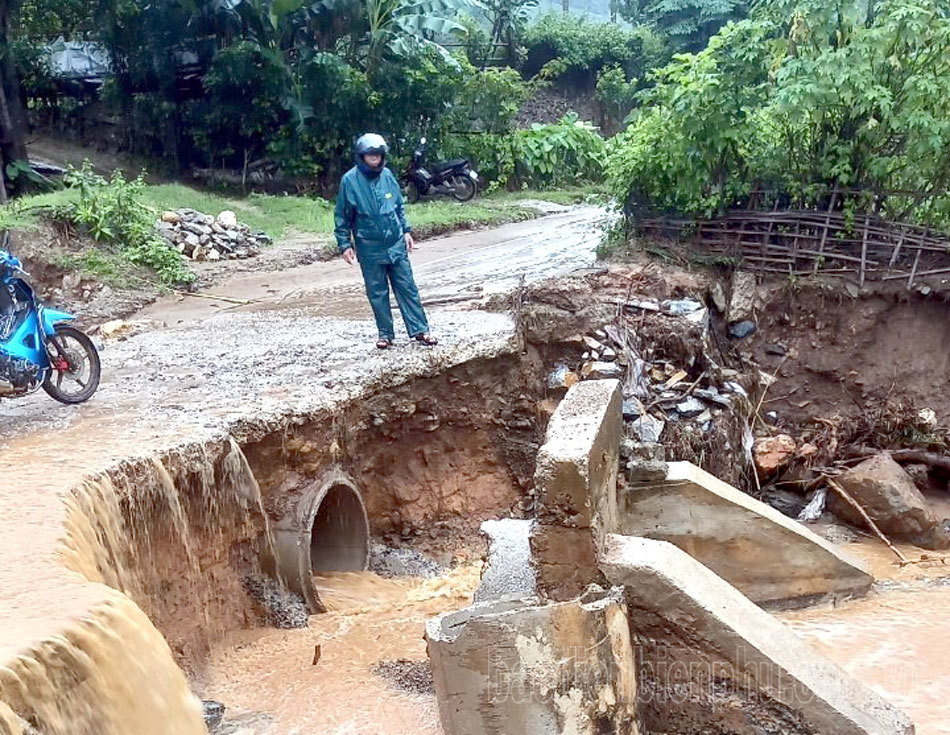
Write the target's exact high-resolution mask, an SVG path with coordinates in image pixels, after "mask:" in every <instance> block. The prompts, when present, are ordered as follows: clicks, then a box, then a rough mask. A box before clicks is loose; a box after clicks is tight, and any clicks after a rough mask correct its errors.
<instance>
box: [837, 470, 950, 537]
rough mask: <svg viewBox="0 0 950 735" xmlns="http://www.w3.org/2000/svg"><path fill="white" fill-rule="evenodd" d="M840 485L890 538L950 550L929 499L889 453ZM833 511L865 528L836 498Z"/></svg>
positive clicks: (842, 478)
mask: <svg viewBox="0 0 950 735" xmlns="http://www.w3.org/2000/svg"><path fill="white" fill-rule="evenodd" d="M838 484H839V485H841V487H842V488H844V490H845V491H846V492H847V493H848V494H849V495H850V496H851V497H852V498H854V500H855V501H856V502H857V503H858V504H859V505H860V506H861V507H862V508H863V509H864V510H865V512H866V513H867V514H868V516H870V518H871V519H872V520H873V521H874V522H875V523H876V524H877V525H878V527H879V528H880V529H881V531H883V532H884V533H885V534H886V535H887V536H889V537H890V538H891V539H897V540H901V541H910V542H911V543H914V544H917V545H918V546H923V547H925V548H927V549H945V548H948V547H950V536H948V535H947V534H946V533H945V532H944V530H943V524H942V523H941V521H940V519H938V518H937V516H936V515H934V513H933V511H932V510H931V509H930V506H929V505H928V504H927V500H926V498H924V496H923V494H922V493H921V492H920V490H918V489H917V486H916V485H914V481H913V479H911V477H910V475H908V474H907V473H906V472H904V470H903V468H901V466H900V465H899V464H897V462H895V461H894V460H893V459H892V458H891V455H890V454H888V453H887V452H881V453H880V454H877V455H875V456H873V457H871V458H870V459H868V460H865V461H864V462H862V463H861V464H859V465H858V466H857V467H854V468H852V469H850V470H848V471H847V472H845V473H844V474H843V475H841V476H839V477H838ZM831 510H832V511H833V512H834V513H835V514H836V515H838V516H839V517H840V518H843V519H844V520H846V521H848V522H849V523H853V524H854V525H856V526H861V527H862V528H863V527H864V526H866V525H867V524H866V523H865V521H864V519H863V518H862V517H861V514H860V513H858V512H857V511H856V510H855V509H854V508H853V507H852V506H851V505H850V504H849V503H847V502H845V501H844V500H843V499H842V498H840V497H838V496H837V495H835V496H834V497H833V498H832V502H831Z"/></svg>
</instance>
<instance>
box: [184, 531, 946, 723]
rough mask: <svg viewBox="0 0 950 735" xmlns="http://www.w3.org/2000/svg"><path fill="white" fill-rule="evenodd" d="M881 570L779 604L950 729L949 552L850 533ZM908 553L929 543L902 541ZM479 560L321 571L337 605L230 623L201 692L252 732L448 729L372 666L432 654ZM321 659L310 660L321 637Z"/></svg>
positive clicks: (836, 654) (323, 589)
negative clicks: (271, 623) (408, 573)
mask: <svg viewBox="0 0 950 735" xmlns="http://www.w3.org/2000/svg"><path fill="white" fill-rule="evenodd" d="M848 548H849V550H850V551H852V552H854V553H856V554H857V555H858V556H861V557H862V558H864V559H865V560H866V562H867V563H868V565H869V566H870V567H871V569H872V570H873V572H874V574H875V576H876V577H877V579H878V580H880V582H879V584H878V586H877V589H876V590H875V591H874V592H872V593H871V594H870V595H869V596H868V597H866V598H864V599H860V600H854V601H848V602H844V603H839V604H838V605H837V606H835V607H831V606H826V607H816V608H811V609H808V610H800V611H794V612H785V613H780V614H779V617H780V618H781V619H783V620H784V621H785V622H786V623H787V624H788V625H789V626H791V627H792V629H793V630H795V632H796V633H798V634H799V635H800V636H801V637H802V638H803V639H804V640H805V641H807V642H808V643H809V644H811V645H812V646H814V648H815V649H816V650H817V651H819V652H820V653H822V654H824V655H825V656H827V657H828V658H829V659H831V660H832V661H834V662H835V663H837V664H838V665H840V666H841V667H842V668H843V669H844V670H845V671H847V672H848V673H849V674H851V675H852V676H854V677H855V678H856V679H858V680H859V681H861V682H863V683H864V684H866V685H868V686H869V687H871V688H872V689H874V690H876V691H877V692H879V693H880V694H881V695H883V696H884V697H886V698H887V699H888V700H890V701H891V702H893V703H894V704H895V705H897V706H898V707H900V708H902V709H903V710H905V711H906V712H907V713H908V714H909V715H910V716H911V717H912V719H913V720H914V721H915V723H916V724H917V732H918V733H919V735H944V734H945V733H950V700H948V697H947V696H946V695H947V692H950V666H948V665H947V663H946V662H947V660H948V658H950V643H948V639H947V638H946V635H945V633H944V627H945V618H946V613H947V611H948V610H950V563H945V562H944V561H942V560H941V559H940V558H939V557H934V558H933V560H932V561H929V562H921V563H918V564H914V565H911V566H907V567H903V568H901V567H899V566H897V565H895V564H894V563H893V559H894V556H893V554H892V553H891V552H890V551H889V550H887V549H886V548H884V547H883V546H881V545H880V544H878V542H876V541H874V540H871V539H864V540H861V541H859V542H858V543H854V544H849V545H848ZM901 548H902V550H903V551H904V553H905V555H907V556H908V558H911V559H919V558H920V556H921V552H920V550H919V549H915V548H914V547H909V546H904V547H901ZM479 573H480V565H478V564H467V565H463V566H460V567H459V568H458V569H456V570H454V571H452V572H450V573H449V574H447V575H446V576H444V577H441V578H437V579H432V580H413V579H399V580H388V579H381V578H379V577H376V576H375V575H373V574H370V573H348V574H334V575H330V576H329V577H324V578H321V579H316V580H315V582H316V584H317V585H318V586H319V588H320V595H321V598H322V599H324V600H326V601H327V602H328V605H329V606H330V607H332V608H333V610H332V611H331V612H329V613H327V614H324V615H316V616H312V617H311V618H310V626H311V627H310V628H308V629H303V630H290V631H277V630H256V631H243V632H240V633H236V634H233V635H232V636H230V637H229V639H228V640H226V641H224V642H223V643H222V644H220V645H219V646H218V647H217V648H216V649H215V651H214V653H213V656H212V666H211V670H210V672H211V673H210V674H209V676H208V679H207V681H206V682H204V689H203V692H204V695H205V696H208V697H212V698H215V699H220V700H222V701H224V702H226V703H228V704H229V705H230V706H231V707H232V708H234V709H235V711H236V712H239V713H240V712H265V713H267V714H268V715H269V719H268V720H267V722H266V723H263V724H261V725H259V726H258V727H257V729H251V730H248V735H250V733H252V732H253V733H254V735H291V734H297V735H303V733H310V732H321V733H340V734H343V733H347V734H348V733H353V734H354V735H355V734H356V733H360V734H362V733H374V735H390V734H391V735H403V734H404V733H407V732H416V733H423V734H426V735H428V734H430V733H431V734H432V735H438V734H439V733H441V732H442V729H441V726H440V724H439V718H438V709H437V704H436V701H435V698H434V696H433V695H431V694H418V693H407V692H401V691H398V690H395V689H394V688H393V687H392V686H391V685H390V684H388V683H387V682H386V681H385V680H384V679H382V678H381V677H379V676H378V675H376V674H374V673H373V669H374V668H375V666H376V665H377V664H378V663H379V662H382V661H392V660H396V659H409V660H416V661H425V660H426V652H425V643H424V641H423V639H422V636H423V631H424V625H425V622H426V620H427V619H428V618H430V617H432V616H434V615H437V614H440V613H443V612H447V611H450V610H453V609H459V608H461V607H464V606H465V605H468V604H470V602H471V595H472V593H473V591H474V589H475V587H476V586H477V579H478V575H479ZM316 645H319V646H320V658H319V661H318V662H317V664H316V665H314V664H313V659H314V646H316Z"/></svg>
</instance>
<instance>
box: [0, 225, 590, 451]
mask: <svg viewBox="0 0 950 735" xmlns="http://www.w3.org/2000/svg"><path fill="white" fill-rule="evenodd" d="M606 218H607V214H606V212H605V211H604V210H603V209H600V208H596V207H582V208H574V209H570V210H567V211H564V212H561V213H558V214H553V215H549V216H546V217H542V218H540V219H536V220H533V221H531V222H524V223H520V224H515V225H508V226H505V227H500V228H497V229H493V230H483V231H478V232H468V233H461V234H457V235H453V236H451V237H444V238H439V239H433V240H431V241H427V242H424V243H422V244H421V247H420V249H419V251H418V252H417V254H416V255H415V256H414V258H413V262H414V266H415V268H416V275H417V280H418V281H419V283H420V286H421V289H422V293H423V298H424V299H425V300H426V301H428V302H430V303H431V302H432V301H434V300H436V301H437V300H439V299H447V300H448V301H451V302H455V301H456V300H457V299H458V298H459V297H464V296H467V295H472V296H473V297H475V298H477V297H479V296H481V295H484V294H487V293H491V292H497V291H500V290H503V289H505V288H508V287H511V286H513V285H515V284H516V283H517V281H518V279H519V278H521V277H524V278H525V279H526V281H529V282H530V281H533V280H537V279H539V278H542V277H545V276H548V275H555V274H558V273H564V272H568V271H570V270H572V269H574V268H578V267H584V266H586V265H590V264H591V263H593V261H594V257H595V256H594V250H595V248H596V246H597V244H598V243H599V241H600V238H601V232H602V227H603V225H604V223H605V222H606ZM214 291H215V293H218V294H224V295H228V296H231V297H235V298H242V299H254V303H252V304H250V305H249V306H246V307H236V306H235V305H234V304H231V303H227V302H223V301H222V302H217V301H211V300H207V299H201V298H194V297H169V298H167V299H164V300H163V301H161V302H159V303H157V304H155V305H153V306H152V307H149V308H148V309H146V310H145V311H144V312H142V313H140V314H138V315H135V316H134V317H132V320H155V321H158V322H162V323H164V324H165V325H167V326H166V327H165V328H158V329H150V330H149V331H146V332H145V333H142V334H138V335H135V336H133V337H131V338H129V339H127V340H123V341H115V340H108V341H106V342H105V343H104V344H103V352H102V359H103V382H102V387H101V388H100V392H99V393H98V394H97V396H96V397H95V398H94V399H93V400H92V401H91V402H90V403H89V404H86V405H83V406H79V407H66V406H61V405H58V404H56V403H54V402H53V401H51V400H50V399H49V398H47V397H46V395H45V394H43V393H38V394H37V395H34V396H31V397H28V398H21V399H18V400H14V401H3V402H0V464H2V463H3V459H4V458H5V456H6V457H10V456H11V454H10V453H9V452H7V451H4V450H5V449H6V450H9V449H12V448H13V445H15V444H21V445H22V444H23V443H24V442H25V441H26V440H27V439H28V438H29V437H31V436H32V439H31V443H37V442H38V443H39V444H44V443H47V442H46V441H44V439H48V440H50V441H49V444H51V445H55V444H56V443H57V440H58V442H59V443H60V444H61V445H63V444H68V443H70V442H71V441H77V442H78V443H79V444H82V442H81V441H78V440H79V438H80V437H88V436H98V437H99V442H98V445H99V446H100V447H102V445H103V442H105V441H107V439H108V436H110V435H115V434H116V432H118V433H119V435H121V436H122V437H123V440H124V441H125V442H129V443H131V444H133V445H134V444H135V443H136V441H135V437H136V436H142V435H145V434H148V433H150V427H154V430H152V431H151V433H152V434H155V433H156V432H157V434H159V435H161V434H164V433H165V432H166V431H167V430H168V427H169V426H180V425H188V426H190V427H194V426H196V425H199V426H205V427H209V426H214V427H215V428H216V429H218V430H220V429H223V428H225V427H226V426H227V425H228V423H229V422H231V421H233V420H236V419H237V417H238V416H241V415H247V414H248V413H249V412H253V411H254V410H256V409H255V407H259V410H260V411H265V410H270V409H274V408H275V407H276V406H278V405H282V404H286V402H287V401H288V400H291V399H294V400H295V401H296V400H297V397H298V396H301V397H300V398H299V400H303V401H305V402H308V401H313V400H316V398H315V395H316V394H319V393H324V392H330V393H337V394H338V393H339V392H340V391H341V390H343V389H344V386H346V385H349V384H354V383H356V382H362V381H364V380H366V379H367V376H368V375H370V374H373V373H374V371H381V370H382V371H387V372H390V373H393V374H395V373H398V372H399V371H400V370H402V369H406V370H410V371H411V370H414V369H417V368H418V363H419V362H420V361H422V362H432V363H434V364H437V363H438V362H439V361H441V360H446V359H454V358H453V357H452V356H453V355H454V353H455V351H457V350H459V349H461V350H465V349H468V347H470V346H471V345H472V344H473V340H474V341H479V340H485V339H487V338H488V337H490V336H492V335H494V336H496V337H501V338H502V339H506V337H505V335H506V334H510V322H509V320H508V319H507V317H504V316H503V315H499V314H487V313H484V312H480V311H472V310H469V311H464V310H461V309H460V306H459V305H458V304H457V303H452V304H450V305H448V306H445V307H443V308H432V309H430V312H431V313H430V318H431V321H432V325H433V330H434V331H435V332H436V333H438V334H439V335H440V336H441V337H443V341H444V346H442V347H439V348H437V349H436V350H434V351H432V350H429V351H427V350H425V349H422V348H418V349H417V348H416V347H415V346H403V347H401V348H399V349H397V350H394V351H392V352H389V353H386V354H376V353H377V352H378V351H376V350H375V349H374V348H373V341H374V339H375V328H374V326H373V324H372V320H371V317H370V311H369V306H368V304H367V303H366V301H365V296H364V295H363V291H362V281H361V278H360V274H359V269H358V268H354V267H349V266H347V265H346V264H345V263H343V262H342V261H339V260H338V261H333V262H330V263H315V264H313V265H308V266H301V267H297V268H292V269H290V270H287V271H283V272H280V273H246V274H240V275H236V276H234V277H233V278H232V279H230V280H228V281H225V282H223V283H221V284H219V286H218V287H216V288H215V289H214ZM399 339H403V337H399ZM55 432H58V435H57V433H55ZM43 435H45V436H43ZM71 451H73V452H75V451H77V447H76V446H75V445H73V446H72V447H71Z"/></svg>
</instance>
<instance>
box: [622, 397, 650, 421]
mask: <svg viewBox="0 0 950 735" xmlns="http://www.w3.org/2000/svg"><path fill="white" fill-rule="evenodd" d="M645 412H646V409H645V408H644V406H643V402H642V401H641V400H640V399H639V398H627V399H626V400H625V401H624V402H623V417H624V419H626V420H627V421H633V419H635V418H637V416H642V415H643V414H644V413H645Z"/></svg>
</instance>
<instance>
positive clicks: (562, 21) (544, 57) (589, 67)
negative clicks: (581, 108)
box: [524, 13, 667, 89]
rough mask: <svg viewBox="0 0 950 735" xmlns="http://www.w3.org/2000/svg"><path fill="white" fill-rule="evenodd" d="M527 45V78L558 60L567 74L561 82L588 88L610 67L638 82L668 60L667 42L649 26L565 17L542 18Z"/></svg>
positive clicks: (560, 14) (528, 37) (555, 15)
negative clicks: (645, 74) (637, 79)
mask: <svg viewBox="0 0 950 735" xmlns="http://www.w3.org/2000/svg"><path fill="white" fill-rule="evenodd" d="M524 43H525V46H526V48H527V57H526V60H525V64H524V73H525V74H526V75H527V76H529V77H531V76H534V75H535V74H537V73H538V72H540V71H541V69H542V68H543V67H544V66H545V65H546V64H548V63H550V62H551V61H554V60H559V61H561V62H563V64H564V67H563V68H564V69H565V71H564V73H563V75H562V76H561V81H562V82H564V83H565V84H568V85H570V86H574V87H579V88H586V89H590V88H592V87H593V86H594V84H595V80H596V78H597V74H598V73H599V72H600V71H601V70H602V69H603V68H604V67H605V66H619V67H621V68H623V69H624V70H625V71H626V72H627V74H628V76H631V77H638V76H642V74H643V72H644V71H645V70H646V69H650V68H653V67H654V66H657V65H659V64H661V63H663V62H664V61H665V60H666V58H667V57H666V51H665V47H664V44H663V42H662V40H661V39H660V38H659V37H658V36H656V34H655V33H653V31H651V30H650V29H649V28H647V27H645V26H640V27H635V28H623V27H621V26H619V25H617V24H616V23H597V22H593V21H589V20H587V19H586V18H583V17H581V18H578V17H577V16H573V15H564V14H562V13H547V14H545V15H542V16H540V17H539V18H538V19H537V20H536V21H535V22H534V24H533V25H532V26H531V27H529V28H528V31H527V33H526V34H525V39H524Z"/></svg>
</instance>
